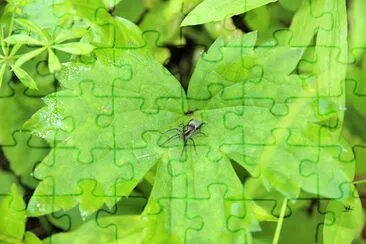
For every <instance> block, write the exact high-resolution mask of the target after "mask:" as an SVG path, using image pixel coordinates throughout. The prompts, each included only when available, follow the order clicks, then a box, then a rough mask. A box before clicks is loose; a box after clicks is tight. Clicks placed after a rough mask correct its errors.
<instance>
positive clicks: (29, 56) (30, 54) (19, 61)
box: [14, 47, 47, 67]
mask: <svg viewBox="0 0 366 244" xmlns="http://www.w3.org/2000/svg"><path fill="white" fill-rule="evenodd" d="M46 49H47V48H46V47H41V48H37V49H35V50H33V51H30V52H27V53H26V54H24V55H22V56H21V57H20V58H18V59H17V61H16V62H15V64H14V65H15V66H17V67H20V66H22V65H23V64H24V63H25V62H27V61H29V60H31V59H32V58H34V57H36V56H38V55H39V54H41V53H42V52H44V51H45V50H46Z"/></svg>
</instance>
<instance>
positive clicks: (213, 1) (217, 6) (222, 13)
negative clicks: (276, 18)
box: [181, 0, 277, 26]
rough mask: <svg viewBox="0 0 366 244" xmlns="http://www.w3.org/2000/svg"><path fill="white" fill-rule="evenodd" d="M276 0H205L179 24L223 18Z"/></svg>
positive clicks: (196, 23) (192, 23)
mask: <svg viewBox="0 0 366 244" xmlns="http://www.w3.org/2000/svg"><path fill="white" fill-rule="evenodd" d="M276 1H277V0H245V1H242V0H228V1H221V0H205V1H203V2H202V3H201V4H199V5H198V6H197V7H196V8H194V9H193V10H192V11H191V12H190V13H189V14H188V16H187V17H186V18H185V19H184V20H183V22H182V24H181V26H187V25H198V24H203V23H208V22H212V21H218V20H223V19H226V18H229V17H231V16H233V15H237V14H241V13H245V12H247V11H249V10H251V9H254V8H258V7H260V6H262V5H265V4H268V3H271V2H276ZM207 13H210V14H207Z"/></svg>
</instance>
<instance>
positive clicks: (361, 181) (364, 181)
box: [353, 179, 366, 185]
mask: <svg viewBox="0 0 366 244" xmlns="http://www.w3.org/2000/svg"><path fill="white" fill-rule="evenodd" d="M362 183H366V179H363V180H357V181H354V182H353V184H354V185H357V184H362Z"/></svg>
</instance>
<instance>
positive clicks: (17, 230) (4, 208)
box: [0, 184, 26, 243]
mask: <svg viewBox="0 0 366 244" xmlns="http://www.w3.org/2000/svg"><path fill="white" fill-rule="evenodd" d="M0 213H1V215H0V240H3V241H6V240H9V241H14V242H15V243H17V242H18V243H21V240H22V238H23V235H24V231H25V220H26V217H25V203H24V201H23V197H22V196H21V195H20V194H19V193H18V190H17V187H16V185H15V184H13V185H12V187H11V191H10V194H9V195H8V196H5V197H0Z"/></svg>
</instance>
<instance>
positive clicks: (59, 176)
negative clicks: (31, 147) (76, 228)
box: [28, 148, 133, 217]
mask: <svg viewBox="0 0 366 244" xmlns="http://www.w3.org/2000/svg"><path fill="white" fill-rule="evenodd" d="M91 155H92V158H91V161H90V162H80V161H75V159H77V158H78V157H79V151H78V149H76V148H54V150H52V151H51V153H50V154H49V155H48V156H47V157H46V158H45V159H44V160H43V162H42V163H41V164H39V165H38V167H37V169H36V170H35V172H34V177H36V178H37V179H40V180H42V182H41V183H40V184H39V186H38V187H37V189H36V192H35V193H34V195H33V197H32V199H31V202H30V204H29V206H28V211H29V213H30V214H32V215H42V214H47V213H50V212H53V211H58V210H59V209H61V208H63V209H64V210H68V209H71V208H72V207H74V206H75V205H76V203H79V206H80V209H81V211H82V212H83V213H82V216H83V215H84V217H86V216H87V215H89V214H91V213H93V212H94V211H95V209H98V208H99V207H100V206H102V205H103V203H107V205H109V206H113V205H114V204H115V203H116V202H117V200H118V199H119V197H121V196H116V185H115V184H116V182H117V180H118V179H125V181H129V180H130V179H133V165H130V164H124V165H118V164H117V162H116V161H115V157H114V156H113V151H111V150H105V149H98V148H95V149H93V150H92V151H91ZM58 158H62V159H63V160H62V163H61V162H60V161H58V160H57V159H58ZM102 172H104V173H102ZM107 172H108V173H107ZM113 172H114V173H113ZM63 182H69V184H68V187H67V188H65V187H63Z"/></svg>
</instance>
